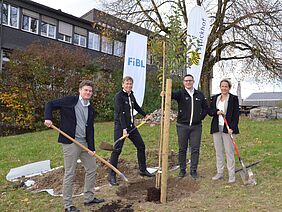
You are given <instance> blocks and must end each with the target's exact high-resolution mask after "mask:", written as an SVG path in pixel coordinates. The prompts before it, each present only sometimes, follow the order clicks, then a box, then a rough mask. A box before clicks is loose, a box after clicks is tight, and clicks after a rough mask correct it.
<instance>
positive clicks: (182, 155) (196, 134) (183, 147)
mask: <svg viewBox="0 0 282 212" xmlns="http://www.w3.org/2000/svg"><path fill="white" fill-rule="evenodd" d="M176 128H177V135H178V147H179V152H178V162H179V166H180V169H181V170H185V171H186V157H187V149H188V143H190V148H191V163H190V171H196V170H197V168H198V162H199V155H200V144H201V135H202V124H199V125H194V126H188V125H184V124H179V123H177V124H176Z"/></svg>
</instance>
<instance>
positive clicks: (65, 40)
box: [58, 33, 71, 43]
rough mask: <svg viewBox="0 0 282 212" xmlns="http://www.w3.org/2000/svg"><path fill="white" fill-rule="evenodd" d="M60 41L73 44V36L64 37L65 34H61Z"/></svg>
mask: <svg viewBox="0 0 282 212" xmlns="http://www.w3.org/2000/svg"><path fill="white" fill-rule="evenodd" d="M58 40H60V41H64V42H67V43H71V36H68V35H64V34H60V33H59V35H58Z"/></svg>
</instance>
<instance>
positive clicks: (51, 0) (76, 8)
mask: <svg viewBox="0 0 282 212" xmlns="http://www.w3.org/2000/svg"><path fill="white" fill-rule="evenodd" d="M33 1H35V2H38V3H40V4H43V5H45V6H48V7H51V8H54V9H61V10H62V11H63V12H65V13H69V14H71V15H74V16H77V17H80V16H82V15H84V14H85V13H87V12H88V11H89V10H91V9H93V8H96V9H100V10H102V8H101V6H100V4H99V0H33ZM223 77H224V76H222V75H220V74H216V73H214V80H213V83H212V94H215V93H218V92H219V91H220V90H219V85H218V84H219V81H220V79H222V78H223ZM231 82H232V84H233V85H234V86H233V89H232V90H231V93H233V94H236V90H237V83H238V81H237V80H235V79H233V78H232V77H231ZM241 87H242V89H241V90H242V98H243V99H245V98H247V97H248V96H249V95H250V94H252V93H254V92H278V91H279V92H282V82H280V83H279V84H273V83H272V84H263V83H256V82H254V81H253V80H251V79H249V80H245V81H242V80H241Z"/></svg>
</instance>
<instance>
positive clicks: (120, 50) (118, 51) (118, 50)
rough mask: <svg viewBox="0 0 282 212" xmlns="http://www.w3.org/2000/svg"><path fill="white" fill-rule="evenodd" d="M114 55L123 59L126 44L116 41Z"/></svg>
mask: <svg viewBox="0 0 282 212" xmlns="http://www.w3.org/2000/svg"><path fill="white" fill-rule="evenodd" d="M114 55H116V56H119V57H122V56H123V55H124V43H123V42H120V41H117V40H114Z"/></svg>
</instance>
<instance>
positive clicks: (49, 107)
mask: <svg viewBox="0 0 282 212" xmlns="http://www.w3.org/2000/svg"><path fill="white" fill-rule="evenodd" d="M78 100H79V97H78V96H67V97H63V98H61V99H55V100H52V101H49V102H48V103H47V104H46V106H45V120H52V119H53V115H52V112H53V111H54V110H60V129H61V130H62V131H64V132H65V133H66V134H68V135H69V136H71V137H72V138H75V128H76V116H75V109H74V107H75V105H76V104H77V102H78ZM94 113H95V111H94V108H93V107H92V106H91V105H89V106H88V119H87V126H86V142H87V144H88V148H89V149H90V150H92V151H95V144H94ZM58 142H60V143H64V144H71V143H72V141H70V140H69V139H67V138H66V137H64V136H63V135H61V134H60V135H59V138H58Z"/></svg>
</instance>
